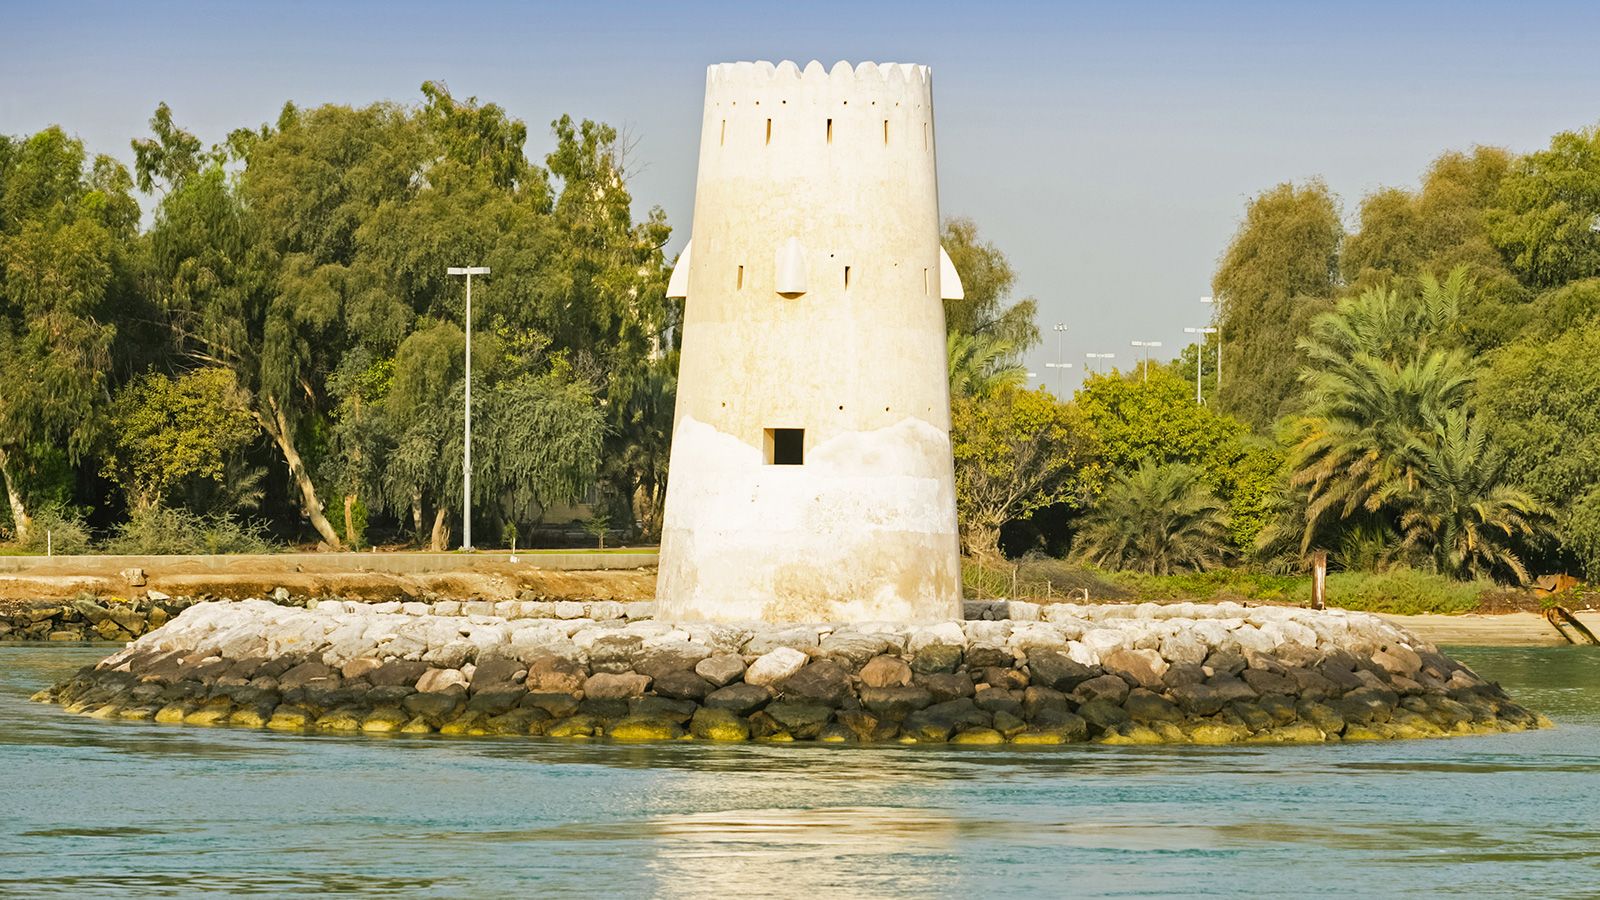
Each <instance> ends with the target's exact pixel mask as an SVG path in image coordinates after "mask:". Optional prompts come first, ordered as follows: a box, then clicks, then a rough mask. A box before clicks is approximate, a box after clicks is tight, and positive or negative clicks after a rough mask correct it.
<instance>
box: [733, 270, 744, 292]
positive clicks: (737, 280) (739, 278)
mask: <svg viewBox="0 0 1600 900" xmlns="http://www.w3.org/2000/svg"><path fill="white" fill-rule="evenodd" d="M733 288H734V290H738V291H742V290H744V266H740V267H739V274H738V275H736V276H734V280H733Z"/></svg>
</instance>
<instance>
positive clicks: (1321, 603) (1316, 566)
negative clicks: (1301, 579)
mask: <svg viewBox="0 0 1600 900" xmlns="http://www.w3.org/2000/svg"><path fill="white" fill-rule="evenodd" d="M1327 591H1328V551H1326V550H1318V551H1317V552H1316V553H1315V554H1313V555H1312V557H1311V608H1312V609H1327V608H1328V604H1327Z"/></svg>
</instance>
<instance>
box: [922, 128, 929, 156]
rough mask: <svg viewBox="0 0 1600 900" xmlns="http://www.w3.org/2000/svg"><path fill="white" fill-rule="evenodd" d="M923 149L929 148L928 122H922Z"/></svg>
mask: <svg viewBox="0 0 1600 900" xmlns="http://www.w3.org/2000/svg"><path fill="white" fill-rule="evenodd" d="M922 149H924V150H926V149H928V123H927V122H923V123H922Z"/></svg>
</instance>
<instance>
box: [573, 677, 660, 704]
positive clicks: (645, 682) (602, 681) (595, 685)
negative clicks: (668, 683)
mask: <svg viewBox="0 0 1600 900" xmlns="http://www.w3.org/2000/svg"><path fill="white" fill-rule="evenodd" d="M649 689H650V676H648V675H640V674H638V673H636V672H627V673H613V672H599V673H596V674H594V675H590V676H589V678H588V680H587V681H585V682H584V683H583V696H584V699H586V700H626V699H628V698H629V697H638V696H640V695H642V694H643V693H644V692H645V691H647V690H649Z"/></svg>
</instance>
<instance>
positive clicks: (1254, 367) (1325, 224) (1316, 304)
mask: <svg viewBox="0 0 1600 900" xmlns="http://www.w3.org/2000/svg"><path fill="white" fill-rule="evenodd" d="M1343 236H1344V229H1343V227H1342V225H1341V224H1340V221H1339V207H1338V204H1337V202H1336V201H1335V200H1334V198H1333V195H1332V194H1330V193H1329V192H1328V188H1327V185H1325V184H1323V183H1322V182H1321V181H1316V180H1313V181H1310V182H1308V183H1306V184H1305V185H1304V186H1296V185H1294V184H1290V183H1285V184H1280V185H1278V186H1277V187H1275V188H1272V189H1271V190H1268V191H1264V192H1263V193H1261V194H1260V195H1258V196H1256V197H1255V198H1253V199H1252V200H1251V201H1250V204H1249V206H1248V207H1247V208H1246V210H1245V219H1244V222H1243V223H1242V224H1240V226H1239V230H1238V232H1237V233H1235V234H1234V236H1233V240H1232V241H1231V242H1230V243H1229V245H1228V249H1227V251H1226V252H1225V253H1224V254H1223V258H1222V263H1221V266H1220V267H1219V268H1218V270H1217V274H1216V277H1215V278H1213V279H1212V282H1211V287H1212V291H1213V293H1214V294H1215V295H1216V296H1217V297H1219V298H1221V302H1222V314H1223V315H1222V338H1223V356H1224V360H1223V372H1224V380H1223V386H1222V391H1221V406H1222V408H1223V409H1225V410H1227V411H1229V412H1231V413H1233V414H1234V415H1237V416H1238V417H1239V418H1240V419H1242V420H1243V421H1244V422H1245V423H1246V424H1248V425H1250V426H1251V427H1253V428H1255V429H1257V430H1260V431H1265V430H1266V429H1268V428H1269V427H1270V426H1271V425H1272V423H1273V422H1274V421H1275V420H1276V419H1277V418H1278V417H1279V416H1280V415H1283V414H1284V413H1286V412H1288V411H1289V408H1290V406H1291V404H1292V400H1291V398H1292V396H1293V394H1294V392H1295V371H1296V369H1297V367H1298V365H1299V360H1298V359H1297V358H1296V357H1295V354H1294V349H1293V348H1294V346H1295V341H1296V339H1297V338H1299V337H1300V336H1301V335H1302V334H1304V333H1305V331H1306V329H1307V328H1308V327H1309V325H1310V322H1311V320H1312V319H1313V318H1314V317H1315V316H1316V315H1317V314H1318V313H1320V312H1323V311H1325V310H1326V309H1328V308H1329V307H1331V306H1332V298H1333V296H1334V293H1335V291H1336V290H1337V288H1338V285H1339V246H1340V241H1341V240H1342V238H1343Z"/></svg>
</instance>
